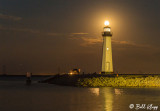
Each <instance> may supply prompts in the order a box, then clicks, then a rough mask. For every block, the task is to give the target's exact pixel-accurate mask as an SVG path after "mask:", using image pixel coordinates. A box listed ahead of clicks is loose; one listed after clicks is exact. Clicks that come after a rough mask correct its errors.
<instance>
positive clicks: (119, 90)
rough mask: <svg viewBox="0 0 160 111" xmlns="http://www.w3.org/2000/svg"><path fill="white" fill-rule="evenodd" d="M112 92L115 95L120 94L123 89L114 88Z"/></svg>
mask: <svg viewBox="0 0 160 111" xmlns="http://www.w3.org/2000/svg"><path fill="white" fill-rule="evenodd" d="M114 93H115V95H121V94H122V93H123V90H121V89H116V88H115V89H114Z"/></svg>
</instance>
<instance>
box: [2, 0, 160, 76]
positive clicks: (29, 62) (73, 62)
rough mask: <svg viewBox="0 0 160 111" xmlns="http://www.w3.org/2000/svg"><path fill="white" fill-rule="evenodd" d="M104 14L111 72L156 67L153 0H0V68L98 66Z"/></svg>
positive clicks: (159, 34)
mask: <svg viewBox="0 0 160 111" xmlns="http://www.w3.org/2000/svg"><path fill="white" fill-rule="evenodd" d="M105 20H109V21H110V26H111V28H112V31H113V37H112V47H113V48H112V49H113V66H114V71H115V72H119V73H160V44H159V42H160V1H159V0H0V73H2V66H3V65H5V66H6V72H7V73H8V74H25V72H27V71H30V72H33V74H46V73H58V72H61V73H63V72H68V71H69V70H70V69H73V68H80V69H81V71H82V72H85V73H90V72H100V71H101V59H102V57H101V56H102V35H101V32H102V31H103V27H104V21H105Z"/></svg>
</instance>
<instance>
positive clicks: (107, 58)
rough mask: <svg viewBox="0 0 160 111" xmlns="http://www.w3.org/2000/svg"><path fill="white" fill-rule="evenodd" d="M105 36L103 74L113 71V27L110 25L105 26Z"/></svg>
mask: <svg viewBox="0 0 160 111" xmlns="http://www.w3.org/2000/svg"><path fill="white" fill-rule="evenodd" d="M108 25H109V23H108ZM102 36H103V56H102V72H101V73H102V74H111V73H113V62H112V45H111V37H112V33H111V28H110V27H109V26H106V27H104V32H103V34H102Z"/></svg>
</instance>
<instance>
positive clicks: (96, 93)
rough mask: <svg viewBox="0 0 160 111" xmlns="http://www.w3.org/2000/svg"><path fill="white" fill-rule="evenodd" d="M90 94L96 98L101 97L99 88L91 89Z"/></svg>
mask: <svg viewBox="0 0 160 111" xmlns="http://www.w3.org/2000/svg"><path fill="white" fill-rule="evenodd" d="M90 92H91V93H93V94H94V95H96V96H99V88H90Z"/></svg>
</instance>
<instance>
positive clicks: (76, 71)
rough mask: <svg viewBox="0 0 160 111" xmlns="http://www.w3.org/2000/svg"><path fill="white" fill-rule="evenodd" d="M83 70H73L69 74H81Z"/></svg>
mask: <svg viewBox="0 0 160 111" xmlns="http://www.w3.org/2000/svg"><path fill="white" fill-rule="evenodd" d="M80 71H81V69H72V70H70V72H69V74H71V75H72V74H80Z"/></svg>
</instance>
